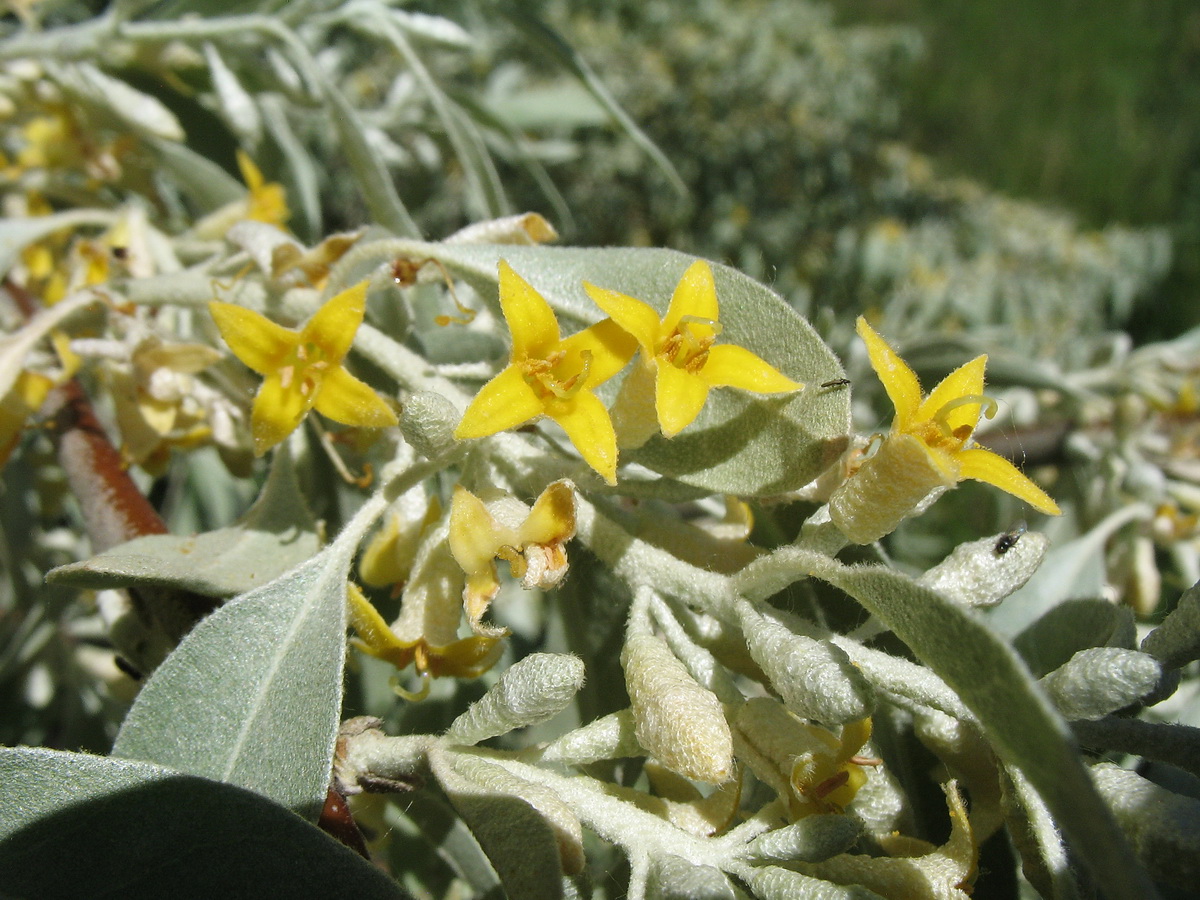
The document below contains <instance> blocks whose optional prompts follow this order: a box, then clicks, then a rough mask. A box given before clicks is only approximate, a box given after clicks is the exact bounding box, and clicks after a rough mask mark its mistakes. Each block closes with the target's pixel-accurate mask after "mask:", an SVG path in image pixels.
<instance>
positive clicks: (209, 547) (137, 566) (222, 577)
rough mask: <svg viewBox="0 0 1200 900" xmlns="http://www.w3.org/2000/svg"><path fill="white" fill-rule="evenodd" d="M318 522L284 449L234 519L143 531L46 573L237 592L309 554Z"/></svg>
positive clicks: (108, 584)
mask: <svg viewBox="0 0 1200 900" xmlns="http://www.w3.org/2000/svg"><path fill="white" fill-rule="evenodd" d="M316 527H317V526H316V522H315V520H314V519H313V517H312V513H311V512H310V511H309V510H308V508H307V507H306V506H305V504H304V499H303V496H302V495H301V493H300V489H299V487H298V485H297V482H296V476H295V471H294V469H293V467H292V462H291V457H290V456H289V455H288V454H287V453H282V452H281V453H278V454H276V456H275V460H274V464H273V465H272V467H271V474H270V476H269V477H268V478H267V483H266V485H265V486H264V487H263V491H262V493H261V494H260V495H259V497H258V499H257V500H256V501H255V503H254V505H253V506H252V507H251V508H250V510H249V512H247V513H246V516H245V518H244V519H242V521H241V522H239V523H237V524H236V525H231V526H230V527H228V528H220V529H217V530H216V531H208V532H204V533H203V534H197V535H188V536H180V535H174V534H154V535H146V536H144V537H140V538H136V539H134V540H132V541H127V542H126V543H123V544H119V545H118V546H116V547H112V548H111V549H109V550H106V551H104V552H103V553H100V554H97V555H96V556H93V557H92V558H91V559H86V560H83V561H82V562H77V563H70V564H68V565H65V566H59V567H58V568H57V569H52V570H51V571H50V572H48V573H47V574H46V580H47V581H48V582H50V583H52V584H66V585H71V586H73V587H82V588H92V589H100V588H121V587H169V588H177V589H180V590H186V591H192V592H194V593H197V594H202V595H204V596H206V597H233V596H236V595H238V594H241V593H245V592H246V591H249V590H253V589H254V588H257V587H260V586H262V585H264V584H266V583H267V582H269V581H271V580H273V579H275V578H277V577H279V576H280V575H282V574H283V573H284V572H286V571H288V570H289V569H292V568H294V567H295V566H298V565H300V564H301V563H303V562H305V561H306V560H308V559H311V558H312V557H313V556H314V555H315V554H316V552H317V551H318V550H319V549H320V546H321V543H320V539H319V538H318V537H317V534H316Z"/></svg>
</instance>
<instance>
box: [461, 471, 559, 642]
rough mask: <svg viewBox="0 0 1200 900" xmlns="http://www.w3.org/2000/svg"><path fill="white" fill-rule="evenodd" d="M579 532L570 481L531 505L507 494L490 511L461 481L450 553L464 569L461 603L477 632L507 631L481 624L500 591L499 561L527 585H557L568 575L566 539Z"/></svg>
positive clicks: (553, 486)
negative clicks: (497, 568) (576, 528)
mask: <svg viewBox="0 0 1200 900" xmlns="http://www.w3.org/2000/svg"><path fill="white" fill-rule="evenodd" d="M574 536H575V492H574V490H573V489H572V487H571V483H570V482H569V481H556V482H554V483H553V484H551V485H549V486H548V487H547V488H546V489H545V490H544V491H542V493H541V496H539V497H538V498H537V500H536V501H535V502H534V504H533V509H529V508H527V507H526V506H525V504H523V503H521V502H520V501H519V500H517V499H516V498H515V497H503V498H500V499H499V500H497V501H496V502H494V503H493V504H492V507H491V508H490V509H489V507H488V506H486V505H484V502H483V501H482V500H480V499H479V498H478V497H476V496H475V495H474V494H472V493H471V492H470V491H468V490H467V489H466V488H464V487H462V486H461V485H458V486H456V487H455V488H454V498H453V499H452V500H451V501H450V552H451V553H452V554H454V559H455V560H456V561H457V562H458V564H459V565H460V566H461V567H462V570H463V572H465V573H466V576H467V583H466V586H465V587H464V588H463V607H464V608H465V609H466V612H467V619H468V621H470V623H471V628H473V629H474V630H475V631H476V632H477V633H479V634H485V635H491V636H495V635H499V634H504V633H505V630H504V629H499V628H496V627H495V626H489V625H484V624H483V614H484V613H485V612H487V608H488V606H489V605H490V604H491V602H492V600H493V598H495V596H496V594H497V593H498V592H499V590H500V581H499V579H498V578H497V577H496V562H495V561H496V559H503V560H504V561H506V562H507V563H508V564H509V567H510V570H511V572H512V575H513V577H514V578H519V579H520V580H521V586H522V587H524V588H526V589H532V588H543V589H546V588H552V587H555V586H556V585H557V584H558V583H559V582H560V581H562V579H563V576H564V575H566V574H567V552H566V548H565V545H566V542H567V541H569V540H570V539H571V538H573V537H574Z"/></svg>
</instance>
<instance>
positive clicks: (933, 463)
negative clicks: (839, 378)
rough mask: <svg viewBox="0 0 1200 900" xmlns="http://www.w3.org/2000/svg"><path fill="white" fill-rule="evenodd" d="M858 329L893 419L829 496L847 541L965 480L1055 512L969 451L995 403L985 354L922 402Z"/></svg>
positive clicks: (988, 459) (892, 355) (880, 343)
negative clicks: (987, 384) (986, 384)
mask: <svg viewBox="0 0 1200 900" xmlns="http://www.w3.org/2000/svg"><path fill="white" fill-rule="evenodd" d="M857 328H858V334H859V336H860V337H861V338H862V339H863V342H864V343H865V344H866V345H867V354H868V356H869V357H870V359H871V366H872V368H874V369H875V373H876V374H877V375H878V376H879V380H880V381H882V382H883V386H884V388H885V389H886V390H887V394H888V397H890V398H891V401H892V405H893V406H895V408H896V418H895V419H894V420H893V422H892V427H891V430H890V431H889V432H888V434H887V435H886V436H885V437H884V438H883V441H882V443H881V444H880V445H879V448H878V451H877V452H876V453H875V455H874V456H871V457H869V458H867V459H866V460H865V461H864V462H863V464H862V466H861V468H859V469H858V470H857V471H856V472H855V473H854V474H853V475H851V476H850V477H849V478H847V479H846V481H845V482H844V483H843V484H842V485H841V487H839V488H838V489H837V491H835V492H834V495H833V497H832V498H830V501H829V511H830V515H831V517H832V518H833V521H834V524H835V525H837V527H838V528H839V529H841V531H842V532H843V533H844V534H845V535H846V536H847V537H848V538H850V540H852V541H854V542H855V543H858V544H867V543H870V542H871V541H876V540H878V539H879V538H881V537H883V536H884V535H885V534H888V533H889V532H891V531H892V530H893V529H894V528H895V527H896V526H897V525H899V524H900V521H901V520H902V519H903V518H904V517H905V516H908V515H910V514H912V513H915V512H920V511H922V510H923V509H925V507H926V506H928V504H929V503H930V502H932V500H933V499H936V497H937V496H938V495H939V494H940V493H941V492H942V491H944V490H946V489H948V488H952V487H954V486H955V485H956V484H958V482H960V481H963V480H965V479H968V478H973V479H975V480H976V481H985V482H987V483H988V484H991V485H995V486H996V487H998V488H1000V489H1001V490H1003V491H1007V492H1008V493H1010V494H1012V495H1013V496H1015V497H1019V498H1020V499H1022V500H1024V501H1025V502H1026V503H1028V504H1029V505H1030V506H1032V507H1033V508H1034V509H1036V510H1038V512H1043V513H1046V514H1047V515H1055V516H1056V515H1059V508H1058V505H1057V504H1056V503H1055V502H1054V501H1053V500H1051V499H1050V497H1049V496H1048V495H1047V494H1046V492H1045V491H1043V490H1042V489H1041V488H1040V487H1038V486H1037V485H1036V484H1034V483H1033V482H1032V481H1030V480H1029V479H1028V478H1026V477H1025V475H1024V474H1022V472H1021V470H1020V469H1018V468H1017V467H1016V466H1014V465H1013V464H1012V463H1010V462H1009V461H1008V460H1006V459H1005V458H1004V457H1002V456H999V455H997V454H995V453H993V452H992V451H990V450H985V449H983V448H982V447H976V446H973V443H974V442H973V441H972V435H973V434H974V432H975V426H976V425H978V424H979V416H980V415H981V414H982V413H983V411H984V409H985V407H986V408H989V410H990V412H994V409H995V401H993V400H990V399H989V398H987V397H985V396H984V395H983V372H984V367H985V365H986V364H987V356H986V355H983V356H978V357H976V358H975V359H973V360H971V361H970V362H968V363H966V364H964V365H962V366H960V367H959V368H957V369H955V370H954V371H953V372H951V373H950V374H949V375H947V376H946V377H945V378H944V379H943V380H942V382H941V383H940V384H939V385H938V386H937V387H935V388H934V389H933V391H931V392H930V394H929V396H927V397H924V398H922V396H921V385H920V382H919V381H918V380H917V376H916V374H915V373H914V372H913V370H912V369H911V368H909V366H908V364H907V363H906V362H904V360H902V359H901V358H900V357H899V355H897V353H896V351H895V350H893V349H892V348H891V347H890V346H888V344H887V342H886V341H885V340H884V339H883V338H882V337H880V336H879V334H878V333H877V332H876V331H875V329H873V328H872V327H871V326H870V325H868V324H867V320H866V319H864V318H863V317H862V316H859V318H858V323H857ZM990 412H989V414H990Z"/></svg>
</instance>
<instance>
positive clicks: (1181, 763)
mask: <svg viewBox="0 0 1200 900" xmlns="http://www.w3.org/2000/svg"><path fill="white" fill-rule="evenodd" d="M1181 718H1186V714H1185V715H1183V716H1181ZM1071 730H1072V731H1074V732H1075V735H1076V737H1078V738H1079V743H1080V744H1082V745H1083V746H1084V747H1086V748H1088V749H1089V750H1111V751H1117V752H1120V753H1130V754H1133V755H1135V756H1142V757H1145V758H1146V759H1148V760H1153V761H1155V762H1162V763H1166V764H1167V765H1170V766H1174V767H1175V768H1177V769H1182V770H1183V771H1184V772H1189V773H1191V774H1192V775H1194V776H1196V777H1197V778H1200V728H1198V727H1196V726H1193V725H1182V724H1177V723H1168V722H1147V721H1145V720H1144V719H1134V718H1130V717H1128V716H1106V717H1104V718H1101V719H1096V720H1095V721H1090V722H1089V721H1084V720H1081V721H1078V722H1072V723H1071Z"/></svg>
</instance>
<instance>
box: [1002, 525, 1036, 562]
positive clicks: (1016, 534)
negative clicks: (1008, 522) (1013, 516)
mask: <svg viewBox="0 0 1200 900" xmlns="http://www.w3.org/2000/svg"><path fill="white" fill-rule="evenodd" d="M1027 530H1028V528H1027V527H1026V525H1025V523H1024V522H1018V523H1017V527H1016V528H1014V529H1013V530H1012V531H1006V532H1005V533H1004V534H1002V535H1000V537H998V538H996V547H995V550H994V552H995V554H996V555H997V556H1003V555H1004V554H1005V553H1007V552H1008V551H1009V550H1011V549H1012V548H1013V547H1015V546H1017V541H1019V540H1020V539H1021V535H1023V534H1024V533H1025V532H1026V531H1027Z"/></svg>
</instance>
